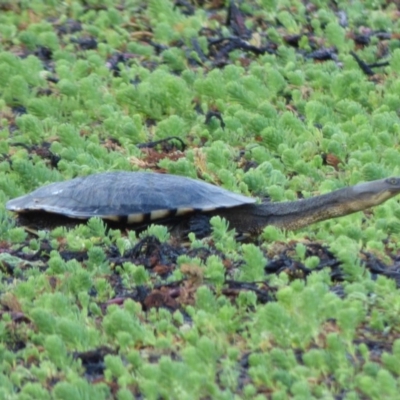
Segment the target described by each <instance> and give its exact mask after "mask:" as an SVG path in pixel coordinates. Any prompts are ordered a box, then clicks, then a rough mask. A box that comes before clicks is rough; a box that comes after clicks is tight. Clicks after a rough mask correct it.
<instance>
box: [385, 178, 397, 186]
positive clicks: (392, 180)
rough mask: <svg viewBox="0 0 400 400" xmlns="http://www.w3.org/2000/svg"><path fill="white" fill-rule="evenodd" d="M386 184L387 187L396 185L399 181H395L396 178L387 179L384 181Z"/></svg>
mask: <svg viewBox="0 0 400 400" xmlns="http://www.w3.org/2000/svg"><path fill="white" fill-rule="evenodd" d="M386 182H387V183H388V184H389V185H398V184H399V179H397V178H388V179H386Z"/></svg>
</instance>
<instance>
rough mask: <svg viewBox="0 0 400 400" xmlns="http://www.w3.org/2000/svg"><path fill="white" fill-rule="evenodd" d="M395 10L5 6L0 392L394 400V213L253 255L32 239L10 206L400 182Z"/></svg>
mask: <svg viewBox="0 0 400 400" xmlns="http://www.w3.org/2000/svg"><path fill="white" fill-rule="evenodd" d="M399 13H400V10H399V5H398V3H397V2H391V1H383V0H375V1H357V0H355V1H352V2H348V1H337V2H325V1H319V0H311V1H309V2H307V1H304V2H301V1H296V0H287V1H285V0H275V1H274V0H257V1H256V0H254V1H246V2H243V3H242V4H240V3H234V2H228V1H226V2H223V1H221V0H214V1H198V2H195V1H176V2H173V1H168V0H150V1H148V2H145V1H139V0H125V1H111V0H108V1H97V0H90V1H76V0H71V1H65V2H57V1H50V0H48V1H43V0H31V1H19V2H15V1H7V0H3V1H0V154H1V158H0V278H1V279H0V399H7V400H8V399H21V400H22V399H23V400H25V399H65V400H67V399H76V400H79V399H82V400H83V399H85V400H86V399H96V400H100V399H111V398H116V399H119V400H128V399H136V398H137V399H142V398H145V399H160V398H162V399H197V398H198V399H210V398H213V399H242V398H243V399H264V398H271V399H274V400H278V399H289V398H293V399H299V400H300V399H312V398H315V399H349V400H350V399H398V398H399V396H400V395H399V393H400V379H399V377H400V361H399V360H400V292H399V290H398V285H399V284H400V271H399V254H400V252H399V239H400V222H399V217H400V205H399V203H398V200H397V199H392V200H390V201H388V202H386V203H385V204H383V205H381V206H379V207H377V208H376V209H374V210H371V211H368V212H364V213H357V214H354V215H350V216H347V217H344V218H340V219H337V220H329V221H326V222H323V223H319V224H317V225H315V226H311V227H309V228H307V229H303V230H302V231H299V232H294V233H293V232H292V233H287V232H282V231H279V230H277V229H275V228H273V227H267V228H266V229H265V230H264V232H263V234H262V235H261V236H260V238H259V239H258V240H256V241H253V242H251V243H242V242H238V241H236V239H235V235H234V233H233V232H232V231H230V230H229V229H228V227H227V226H226V223H225V221H223V220H221V219H218V218H216V219H214V220H213V234H212V236H211V237H210V238H207V239H204V240H201V241H200V240H196V239H195V238H194V237H192V236H190V237H189V240H188V241H187V243H182V242H177V241H176V240H172V239H171V238H170V237H169V234H168V231H167V229H166V228H165V227H162V226H152V227H150V228H149V229H148V230H147V231H145V232H142V233H140V234H136V233H135V232H134V231H129V230H122V231H121V230H116V229H114V230H113V229H111V230H107V229H106V227H105V226H104V224H103V223H102V221H99V220H97V219H92V220H90V221H89V222H88V224H87V225H82V226H77V227H73V228H70V227H62V226H61V227H57V228H55V229H53V230H50V231H48V230H43V231H38V232H32V231H26V230H25V229H24V228H23V227H21V226H18V224H17V223H16V221H15V218H14V216H13V215H11V214H10V213H8V212H6V211H5V203H6V201H7V200H8V199H10V198H13V197H16V196H18V195H22V194H24V193H26V192H28V191H30V190H32V189H34V188H37V187H38V186H40V185H42V184H45V183H48V182H53V181H57V180H63V179H69V178H72V177H75V176H78V175H84V174H89V173H94V172H100V171H108V170H138V169H148V170H154V171H160V170H163V171H168V172H170V173H175V174H181V175H187V176H191V177H194V178H199V179H203V180H206V181H209V182H213V183H216V184H218V185H221V186H223V187H225V188H227V189H230V190H234V191H238V192H241V193H244V194H251V195H260V196H265V195H268V196H270V197H271V199H272V200H273V201H282V200H293V199H296V198H299V197H301V196H310V195H312V194H316V193H324V192H328V191H331V190H334V189H336V188H339V187H342V186H344V185H350V184H355V183H357V182H360V181H365V180H372V179H378V178H381V177H386V176H391V175H400V153H399V140H400V136H399V135H400V120H399V112H400V95H399V93H400V73H399V71H400V40H399V37H400V36H399V33H400V23H399ZM171 136H174V137H176V138H175V139H171V140H166V141H163V139H166V138H168V137H171ZM155 142H157V143H155Z"/></svg>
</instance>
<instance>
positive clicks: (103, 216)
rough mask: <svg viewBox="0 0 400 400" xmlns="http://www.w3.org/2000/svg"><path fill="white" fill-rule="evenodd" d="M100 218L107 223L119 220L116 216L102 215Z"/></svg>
mask: <svg viewBox="0 0 400 400" xmlns="http://www.w3.org/2000/svg"><path fill="white" fill-rule="evenodd" d="M101 218H102V219H107V220H109V221H115V222H118V221H119V220H120V219H121V217H120V216H118V215H102V216H101Z"/></svg>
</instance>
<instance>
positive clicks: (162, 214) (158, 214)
mask: <svg viewBox="0 0 400 400" xmlns="http://www.w3.org/2000/svg"><path fill="white" fill-rule="evenodd" d="M170 214H171V210H156V211H152V212H151V213H150V220H151V221H154V220H156V219H162V218H166V217H168V216H169V215H170Z"/></svg>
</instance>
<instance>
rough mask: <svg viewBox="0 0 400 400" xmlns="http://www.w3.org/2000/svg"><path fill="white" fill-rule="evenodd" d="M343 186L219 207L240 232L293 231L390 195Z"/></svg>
mask: <svg viewBox="0 0 400 400" xmlns="http://www.w3.org/2000/svg"><path fill="white" fill-rule="evenodd" d="M353 188H354V186H353V187H346V188H343V189H339V190H336V191H334V192H331V193H327V194H324V195H320V196H315V197H311V198H308V199H302V200H298V201H289V202H283V203H264V204H251V205H245V206H241V207H237V208H233V209H227V210H223V213H221V212H220V213H219V215H221V216H223V217H225V218H226V219H227V220H228V221H229V222H230V225H231V226H232V227H233V228H236V229H237V230H239V231H241V232H247V231H250V232H254V233H258V232H260V231H261V230H262V229H263V228H264V227H265V226H267V225H274V226H277V227H279V228H282V229H288V230H295V229H299V228H303V227H305V226H308V225H311V224H313V223H315V222H318V221H323V220H326V219H329V218H335V217H341V216H344V215H347V214H351V213H354V212H356V211H361V210H364V209H366V208H368V207H372V206H375V205H377V204H380V203H382V202H383V201H385V200H387V199H388V198H390V197H392V196H393V195H394V194H393V195H392V194H389V193H388V192H385V193H371V194H369V195H363V196H360V195H359V194H358V193H356V192H355V191H354V190H353Z"/></svg>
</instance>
